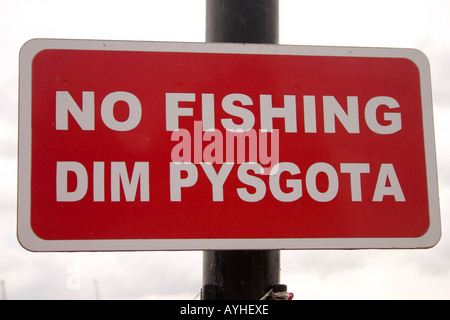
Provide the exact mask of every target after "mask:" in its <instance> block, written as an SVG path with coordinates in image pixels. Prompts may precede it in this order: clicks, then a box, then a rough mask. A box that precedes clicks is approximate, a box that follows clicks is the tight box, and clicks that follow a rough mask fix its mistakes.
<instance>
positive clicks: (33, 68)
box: [18, 39, 441, 251]
mask: <svg viewBox="0 0 450 320" xmlns="http://www.w3.org/2000/svg"><path fill="white" fill-rule="evenodd" d="M19 104H20V106H19V116H20V118H19V187H18V238H19V241H20V242H21V244H22V245H23V246H24V247H25V248H27V249H29V250H32V251H102V250H106V251H108V250H209V249H213V250H220V249H224V250H227V249H252V250H253V249H255V250H256V249H329V248H337V249H339V248H341V249H346V248H352V249H356V248H426V247H431V246H434V245H435V244H436V243H437V242H438V241H439V239H440V235H441V231H440V230H441V228H440V213H439V202H438V187H437V174H436V155H435V144H434V128H433V110H432V98H431V80H430V69H429V63H428V60H427V58H426V57H425V56H424V55H423V54H422V53H421V52H419V51H417V50H412V49H381V48H344V47H307V46H278V45H256V44H245V45H242V44H218V43H207V44H204V43H156V42H120V41H89V40H44V39H40V40H39V39H38V40H31V41H29V42H27V43H26V44H25V45H24V46H23V48H22V50H21V53H20V103H19Z"/></svg>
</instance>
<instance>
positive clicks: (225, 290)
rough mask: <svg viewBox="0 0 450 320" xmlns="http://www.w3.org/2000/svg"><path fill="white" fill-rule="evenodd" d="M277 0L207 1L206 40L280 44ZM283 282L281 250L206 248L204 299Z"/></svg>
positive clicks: (258, 293) (252, 292)
mask: <svg viewBox="0 0 450 320" xmlns="http://www.w3.org/2000/svg"><path fill="white" fill-rule="evenodd" d="M278 8H279V3H278V0H206V41H207V42H235V43H268V44H277V43H278V35H279V27H278ZM279 282H280V251H279V250H261V251H205V252H204V254H203V289H202V299H203V300H258V299H260V298H261V297H263V296H264V294H265V293H266V292H267V291H268V290H270V288H271V287H273V286H274V285H277V284H278V283H279Z"/></svg>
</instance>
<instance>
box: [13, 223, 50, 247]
mask: <svg viewBox="0 0 450 320" xmlns="http://www.w3.org/2000/svg"><path fill="white" fill-rule="evenodd" d="M17 241H18V242H19V244H20V245H21V246H22V248H24V249H25V250H27V251H30V252H43V251H47V250H45V248H46V247H47V245H46V243H47V240H44V239H42V238H40V237H39V236H38V235H37V234H36V233H35V232H34V230H33V229H32V227H31V225H30V226H27V227H22V228H20V227H19V228H18V229H17Z"/></svg>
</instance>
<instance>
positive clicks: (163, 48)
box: [17, 39, 441, 252]
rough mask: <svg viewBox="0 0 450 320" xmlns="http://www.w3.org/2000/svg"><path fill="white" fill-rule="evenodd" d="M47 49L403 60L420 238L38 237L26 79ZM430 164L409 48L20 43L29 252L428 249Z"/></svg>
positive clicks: (417, 57)
mask: <svg viewBox="0 0 450 320" xmlns="http://www.w3.org/2000/svg"><path fill="white" fill-rule="evenodd" d="M47 49H72V50H103V51H150V52H151V51H153V52H198V53H229V54H271V55H309V56H339V57H341V56H346V57H385V58H407V59H409V60H411V61H412V62H414V63H415V64H416V66H417V67H418V69H419V72H420V81H421V95H422V116H423V128H424V143H425V157H426V170H427V181H428V201H429V212H430V227H429V229H428V231H427V232H426V233H425V234H424V235H423V236H421V237H417V238H300V239H296V238H286V239H133V240H130V239H119V240H44V239H41V238H39V237H38V236H37V235H36V234H35V233H34V231H33V229H32V227H31V209H30V207H31V203H30V202H31V144H32V141H31V101H32V84H31V79H32V63H33V59H34V57H35V56H36V55H37V54H38V53H39V52H41V51H43V50H47ZM436 163H437V162H436V148H435V139H434V122H433V103H432V95H431V75H430V65H429V61H428V58H427V57H426V56H425V55H424V54H423V53H422V52H420V51H418V50H415V49H392V48H359V47H317V46H288V45H265V44H230V43H181V42H139V41H109V40H107V41H102V40H67V39H33V40H30V41H28V42H26V43H25V44H24V45H23V47H22V48H21V51H20V69H19V154H18V197H17V198H18V200H17V210H18V220H17V236H18V240H19V242H20V244H21V245H22V246H23V247H24V248H25V249H27V250H29V251H39V252H69V251H80V252H81V251H159V250H161V251H172V250H173V251H187V250H290V249H292V250H294V249H296V250H301V249H396V248H398V249H412V248H430V247H433V246H435V245H436V244H437V243H438V242H439V240H440V238H441V221H440V208H439V191H438V180H437V165H436Z"/></svg>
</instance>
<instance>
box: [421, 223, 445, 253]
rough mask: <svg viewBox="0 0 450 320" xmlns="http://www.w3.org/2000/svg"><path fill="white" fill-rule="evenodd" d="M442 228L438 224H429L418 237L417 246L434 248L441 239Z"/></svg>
mask: <svg viewBox="0 0 450 320" xmlns="http://www.w3.org/2000/svg"><path fill="white" fill-rule="evenodd" d="M441 237H442V230H441V226H440V224H438V225H436V226H434V227H433V226H430V228H429V229H428V230H427V231H426V232H425V233H424V234H423V235H422V236H421V237H419V238H418V240H419V245H418V247H419V248H422V249H432V248H434V247H435V246H436V245H437V244H438V243H439V242H440V240H441Z"/></svg>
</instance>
